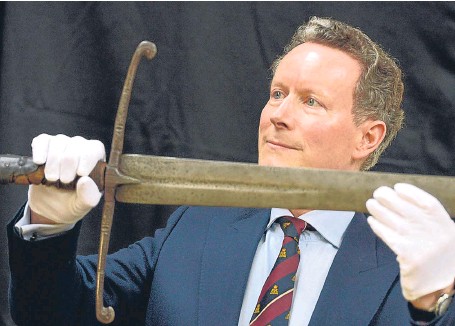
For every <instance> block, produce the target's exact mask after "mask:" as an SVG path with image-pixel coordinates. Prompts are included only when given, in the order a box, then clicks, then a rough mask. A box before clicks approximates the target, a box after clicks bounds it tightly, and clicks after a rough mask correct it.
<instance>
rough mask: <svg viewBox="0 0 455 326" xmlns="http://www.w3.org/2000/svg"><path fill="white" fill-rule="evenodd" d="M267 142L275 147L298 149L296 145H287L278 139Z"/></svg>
mask: <svg viewBox="0 0 455 326" xmlns="http://www.w3.org/2000/svg"><path fill="white" fill-rule="evenodd" d="M265 142H266V144H267V145H268V146H269V147H271V148H274V149H294V150H296V149H297V148H295V147H292V146H290V145H287V144H285V143H282V142H279V141H276V140H266V141H265Z"/></svg>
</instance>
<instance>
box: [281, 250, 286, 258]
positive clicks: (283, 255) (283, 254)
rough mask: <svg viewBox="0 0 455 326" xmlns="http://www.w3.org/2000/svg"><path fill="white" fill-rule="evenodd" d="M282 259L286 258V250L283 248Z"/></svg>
mask: <svg viewBox="0 0 455 326" xmlns="http://www.w3.org/2000/svg"><path fill="white" fill-rule="evenodd" d="M280 258H286V248H281V251H280Z"/></svg>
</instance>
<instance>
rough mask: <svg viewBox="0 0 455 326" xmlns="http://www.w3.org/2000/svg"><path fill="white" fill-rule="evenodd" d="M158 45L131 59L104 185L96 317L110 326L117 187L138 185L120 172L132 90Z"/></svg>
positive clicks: (143, 45) (143, 44)
mask: <svg viewBox="0 0 455 326" xmlns="http://www.w3.org/2000/svg"><path fill="white" fill-rule="evenodd" d="M156 51H157V50H156V46H155V44H153V43H152V42H149V41H143V42H141V43H140V44H139V45H138V46H137V48H136V51H135V52H134V54H133V57H132V58H131V63H130V66H129V68H128V73H127V75H126V78H125V83H124V85H123V90H122V95H121V97H120V102H119V106H118V109H117V115H116V118H115V125H114V134H113V136H112V146H111V153H110V156H109V163H108V164H107V166H106V172H105V179H104V182H105V185H104V206H103V214H102V218H101V234H100V245H99V251H98V269H97V272H96V318H97V319H98V320H99V321H100V322H102V323H104V324H108V323H111V322H112V321H113V320H114V317H115V311H114V309H113V308H112V307H104V305H103V292H104V274H105V267H106V256H107V252H108V249H109V237H110V234H111V229H112V220H113V217H114V209H115V190H116V188H117V185H120V184H125V183H137V182H138V181H137V180H135V179H134V178H130V177H127V176H125V175H123V174H122V173H121V172H120V171H119V170H118V167H119V164H120V156H121V154H122V151H123V143H124V138H125V125H126V117H127V114H128V106H129V103H130V99H131V91H132V87H133V82H134V78H135V76H136V71H137V68H138V66H139V62H140V60H141V58H142V57H143V56H145V57H146V58H147V59H149V60H151V59H153V57H154V56H155V55H156Z"/></svg>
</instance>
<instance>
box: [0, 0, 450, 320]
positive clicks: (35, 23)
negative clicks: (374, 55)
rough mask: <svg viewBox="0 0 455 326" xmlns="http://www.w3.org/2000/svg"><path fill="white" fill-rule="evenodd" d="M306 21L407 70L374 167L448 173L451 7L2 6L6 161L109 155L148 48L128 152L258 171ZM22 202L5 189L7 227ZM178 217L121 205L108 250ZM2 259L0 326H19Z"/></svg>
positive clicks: (86, 231) (0, 238) (88, 237)
mask: <svg viewBox="0 0 455 326" xmlns="http://www.w3.org/2000/svg"><path fill="white" fill-rule="evenodd" d="M312 15H317V16H331V17H334V18H336V19H339V20H342V21H345V22H347V23H350V24H352V25H355V26H358V27H360V28H361V29H362V30H364V31H365V32H366V33H367V34H368V35H370V37H371V38H372V39H374V40H376V41H378V42H379V43H381V44H382V45H383V47H384V48H385V49H386V50H388V51H389V52H390V53H391V54H392V55H394V56H395V57H397V58H398V60H399V62H400V64H401V66H402V67H403V70H404V72H405V82H406V93H405V101H404V108H405V111H406V114H407V120H406V127H405V129H404V130H403V131H402V132H401V134H400V135H399V136H398V138H397V139H396V141H395V142H394V143H393V144H392V147H391V148H390V149H389V150H388V151H387V152H386V153H385V154H384V156H383V157H382V159H381V160H380V163H379V164H378V166H377V167H376V170H382V171H394V172H406V173H411V172H412V173H425V174H439V175H452V176H453V175H455V166H454V162H455V154H454V150H453V149H454V148H455V134H454V128H453V125H454V123H455V91H454V89H455V37H454V35H455V3H453V2H451V3H450V2H385V3H381V2H374V3H373V2H371V3H370V2H353V3H351V2H341V3H338V2H333V3H330V2H314V3H313V2H292V3H288V2H279V3H274V2H271V3H269V2H267V3H261V2H254V3H251V2H235V3H234V2H232V3H229V2H223V3H217V2H214V3H197V2H196V3H194V2H189V3H179V2H172V3H165V2H157V3H153V2H140V3H134V2H128V3H122V2H115V3H109V2H99V3H89V2H77V3H71V2H68V3H46V2H41V3H8V2H7V3H2V4H0V17H1V21H0V24H1V31H2V33H1V44H2V47H1V56H0V69H1V79H0V100H1V106H0V122H1V123H0V153H15V154H23V155H30V153H31V151H30V142H31V140H32V138H33V137H34V136H36V135H38V134H40V133H43V132H46V133H50V134H57V133H65V134H67V135H70V136H73V135H82V136H84V137H86V138H96V139H100V140H102V141H103V142H104V143H105V144H106V148H107V150H108V151H109V146H110V140H111V136H112V127H113V121H114V115H115V112H116V109H117V104H118V100H119V97H120V93H121V89H122V84H123V79H124V77H125V74H126V71H127V67H128V64H129V61H130V57H131V55H132V53H133V52H134V49H135V47H136V45H137V44H138V43H139V42H140V41H142V40H145V39H147V40H150V41H153V42H155V43H156V45H157V47H158V55H157V57H156V58H155V59H154V60H153V61H152V62H147V61H143V62H142V64H141V65H140V67H139V71H138V74H137V78H136V82H135V86H134V91H133V96H132V101H131V105H130V113H129V117H128V123H127V131H126V143H125V152H129V153H147V154H158V155H168V156H178V157H194V158H204V159H217V160H230V161H245V162H255V160H256V141H257V136H256V132H257V123H258V119H259V115H260V112H261V109H262V107H263V105H264V104H265V102H266V100H267V97H268V83H269V71H268V68H269V66H270V64H271V62H272V61H273V59H274V57H275V56H276V55H277V54H278V53H280V52H281V50H282V48H283V46H284V45H285V44H286V43H287V41H288V40H289V38H290V37H291V35H292V34H293V32H294V30H295V29H296V27H297V26H298V25H300V24H301V23H302V22H304V21H306V20H307V19H308V18H309V17H310V16H312ZM26 192H27V189H26V187H19V186H2V187H0V198H1V201H0V213H1V214H0V218H1V222H2V224H3V225H5V224H6V223H7V221H8V220H9V219H10V218H11V217H12V216H13V214H14V212H15V211H16V210H17V209H18V208H19V206H20V205H21V204H22V203H23V202H24V201H25V200H26ZM173 209H174V208H173V207H164V206H142V205H118V208H117V211H116V218H115V220H114V226H113V233H112V238H111V246H110V248H111V250H115V249H118V248H119V247H123V246H125V245H127V244H129V243H130V242H132V241H135V240H138V239H140V238H142V237H143V236H145V235H149V234H152V233H153V231H154V230H155V229H156V228H157V227H160V226H163V225H164V224H165V221H166V218H167V216H168V214H169V213H170V212H171V211H172V210H173ZM99 214H100V209H99V208H97V209H95V210H94V211H93V212H92V213H91V214H90V215H91V216H89V217H88V218H87V219H86V220H85V222H84V226H83V232H82V237H81V239H80V246H79V247H80V252H81V253H88V252H94V251H96V250H97V244H98V231H99V226H98V224H99ZM0 246H1V247H2V248H6V232H2V233H1V234H0ZM0 255H1V256H0V323H3V324H5V325H13V323H12V321H11V320H10V317H9V313H8V308H7V286H8V260H7V259H8V258H7V254H6V253H5V249H4V250H3V251H2V253H1V254H0ZM43 263H45V262H43ZM31 277H32V275H31ZM37 300H39V297H37ZM24 313H26V312H24Z"/></svg>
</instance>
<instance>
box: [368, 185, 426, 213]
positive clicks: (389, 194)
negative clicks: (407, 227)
mask: <svg viewBox="0 0 455 326" xmlns="http://www.w3.org/2000/svg"><path fill="white" fill-rule="evenodd" d="M373 198H374V199H376V200H377V201H378V202H379V203H380V204H381V205H382V206H384V207H387V208H388V209H389V210H391V211H393V212H394V213H396V214H398V215H399V216H401V217H402V218H404V219H406V220H409V221H410V220H413V219H415V218H419V216H420V215H421V209H420V207H418V206H416V205H414V204H413V203H411V202H409V201H407V200H406V199H404V198H402V197H400V196H398V194H397V193H396V192H395V190H393V189H392V188H389V187H379V188H378V189H376V190H375V191H374V192H373Z"/></svg>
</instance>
